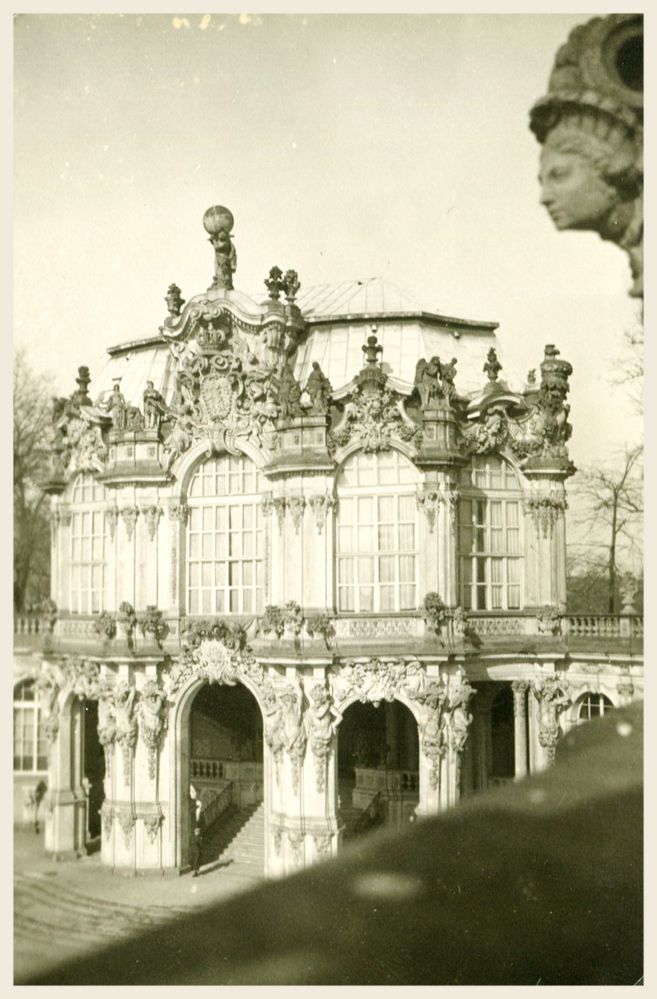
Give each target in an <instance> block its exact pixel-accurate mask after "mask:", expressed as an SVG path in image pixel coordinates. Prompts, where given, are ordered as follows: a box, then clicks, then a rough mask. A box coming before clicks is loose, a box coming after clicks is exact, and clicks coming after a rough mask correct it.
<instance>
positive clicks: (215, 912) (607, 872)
mask: <svg viewBox="0 0 657 999" xmlns="http://www.w3.org/2000/svg"><path fill="white" fill-rule="evenodd" d="M642 736H643V726H642V709H641V706H640V705H635V706H633V707H631V708H628V709H626V710H623V711H616V712H614V713H613V714H612V715H608V716H607V717H606V718H604V719H601V720H599V721H593V722H589V723H587V724H586V725H584V726H582V727H580V728H579V729H577V731H576V732H573V733H571V734H570V735H569V736H568V737H567V738H566V740H565V741H564V743H562V745H561V746H560V752H559V757H558V760H557V764H556V766H555V767H554V768H553V769H552V770H551V771H550V772H548V773H545V774H542V775H539V776H537V777H533V778H530V779H527V780H525V781H523V782H521V783H519V784H516V785H513V786H511V787H509V788H505V789H503V790H495V791H492V792H490V793H488V794H485V795H481V796H479V797H477V798H471V799H469V800H467V801H465V802H463V804H461V805H460V806H459V807H458V808H457V809H455V810H454V811H452V812H450V813H447V814H445V815H443V816H441V817H437V818H435V819H430V820H425V821H423V822H419V823H417V824H416V825H415V826H413V827H410V828H408V829H407V830H405V831H404V832H403V833H401V834H400V833H397V834H394V833H390V834H385V833H383V834H379V835H376V834H375V835H372V836H371V837H370V838H367V839H365V840H362V841H361V842H360V843H359V844H357V845H356V846H354V847H352V848H351V849H350V850H349V851H344V852H343V854H342V855H341V856H340V857H339V858H338V859H337V860H335V861H330V862H328V863H325V864H321V865H318V866H316V867H314V868H311V869H310V870H308V871H305V872H303V873H301V874H299V875H297V876H295V877H293V878H289V879H287V880H285V881H282V882H270V883H268V884H266V885H264V886H262V887H261V888H258V889H257V890H255V891H253V892H251V893H249V894H245V895H241V896H239V897H238V898H235V899H232V900H230V901H227V902H224V903H222V904H220V905H217V906H215V907H213V908H208V909H206V910H204V911H203V912H202V913H199V914H194V915H190V916H189V917H184V918H183V919H181V920H180V921H179V922H176V923H174V924H171V925H168V926H166V927H164V928H160V929H157V930H154V931H152V932H150V933H148V934H145V935H143V936H140V937H138V938H135V939H134V940H132V941H131V942H129V943H125V944H120V945H117V946H114V947H112V948H108V949H107V950H105V951H103V952H102V953H99V954H97V955H96V956H95V957H90V958H86V959H83V960H79V961H75V962H71V963H70V964H66V965H62V966H60V968H58V969H56V970H55V971H53V972H51V973H49V974H48V975H47V976H43V977H37V978H32V979H25V980H24V981H22V982H21V981H19V982H18V983H17V984H29V983H32V984H41V985H46V984H48V985H63V984H71V985H128V984H134V985H177V984H189V985H212V984H223V985H348V984H354V985H505V984H507V985H537V984H541V985H567V984H572V985H633V984H635V983H637V982H638V981H639V979H640V978H641V976H642V964H643V954H642V950H643V948H642V935H643V929H642Z"/></svg>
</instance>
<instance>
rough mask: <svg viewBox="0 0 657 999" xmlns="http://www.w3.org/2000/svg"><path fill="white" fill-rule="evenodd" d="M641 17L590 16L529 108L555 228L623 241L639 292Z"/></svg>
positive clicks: (543, 198) (634, 289)
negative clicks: (546, 91) (543, 90)
mask: <svg viewBox="0 0 657 999" xmlns="http://www.w3.org/2000/svg"><path fill="white" fill-rule="evenodd" d="M642 59H643V23H642V20H641V17H640V16H638V15H617V14H613V15H609V16H608V17H605V18H594V19H593V20H592V21H590V22H588V23H587V24H584V25H580V26H578V27H577V28H575V29H574V30H573V31H572V32H571V35H570V37H569V38H568V41H567V42H566V44H565V45H563V46H562V47H561V49H560V50H559V51H558V52H557V54H556V57H555V63H554V68H553V71H552V74H551V77H550V82H549V86H548V94H547V95H546V96H545V97H542V98H541V99H540V100H539V101H537V103H536V104H535V105H534V107H533V108H532V110H531V112H530V127H531V129H532V131H533V132H534V134H535V135H536V138H537V139H538V141H539V142H540V143H541V145H542V147H543V148H542V150H541V158H540V169H539V183H540V188H541V194H540V202H541V204H542V205H543V206H544V207H545V209H546V211H547V212H548V214H549V215H550V218H551V219H552V221H553V222H554V224H555V226H556V228H557V229H560V230H561V229H575V230H586V231H591V232H597V233H598V234H599V235H600V236H601V237H602V239H605V240H610V241H611V242H614V243H616V244H617V245H618V246H620V247H621V248H622V249H624V250H625V251H626V252H627V254H628V256H629V260H630V267H631V270H632V276H633V278H634V285H633V287H632V292H631V293H632V294H633V295H635V296H641V295H642V293H643V66H642Z"/></svg>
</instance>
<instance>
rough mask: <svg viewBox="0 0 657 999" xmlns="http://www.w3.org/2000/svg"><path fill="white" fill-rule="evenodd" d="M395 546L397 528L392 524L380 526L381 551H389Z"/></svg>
mask: <svg viewBox="0 0 657 999" xmlns="http://www.w3.org/2000/svg"><path fill="white" fill-rule="evenodd" d="M394 547H395V529H394V527H393V526H392V524H390V525H383V526H381V527H379V551H382V552H389V551H392V550H393V549H394Z"/></svg>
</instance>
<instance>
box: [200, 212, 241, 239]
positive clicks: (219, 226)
mask: <svg viewBox="0 0 657 999" xmlns="http://www.w3.org/2000/svg"><path fill="white" fill-rule="evenodd" d="M234 222H235V220H234V218H233V216H232V213H231V212H229V210H228V209H227V208H224V206H223V205H213V207H212V208H208V210H207V211H206V212H205V214H204V216H203V228H204V229H205V231H206V232H207V233H208V235H210V236H216V235H217V233H219V232H230V230H231V229H232V228H233V224H234Z"/></svg>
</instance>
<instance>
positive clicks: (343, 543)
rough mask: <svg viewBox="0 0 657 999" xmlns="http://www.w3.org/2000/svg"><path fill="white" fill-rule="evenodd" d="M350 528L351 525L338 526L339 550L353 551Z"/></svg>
mask: <svg viewBox="0 0 657 999" xmlns="http://www.w3.org/2000/svg"><path fill="white" fill-rule="evenodd" d="M352 530H353V528H351V527H342V526H340V527H339V528H338V549H339V550H340V551H341V552H351V551H353V548H352V540H351V535H352Z"/></svg>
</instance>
